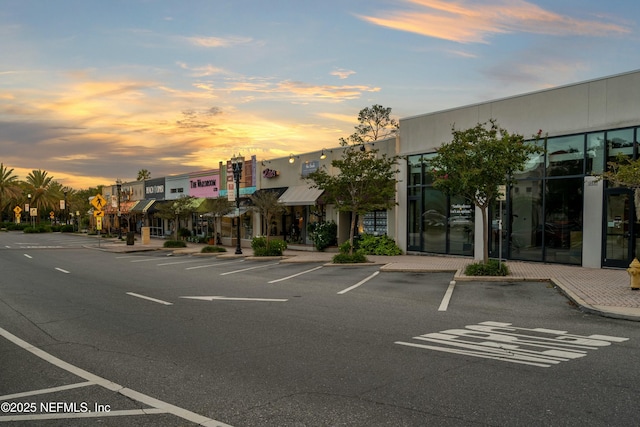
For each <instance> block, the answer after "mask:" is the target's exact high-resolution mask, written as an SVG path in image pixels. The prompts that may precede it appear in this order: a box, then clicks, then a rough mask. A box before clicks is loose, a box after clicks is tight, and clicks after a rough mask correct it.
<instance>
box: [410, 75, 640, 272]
mask: <svg viewBox="0 0 640 427" xmlns="http://www.w3.org/2000/svg"><path fill="white" fill-rule="evenodd" d="M638 111H640V71H635V72H630V73H625V74H620V75H615V76H610V77H605V78H601V79H596V80H592V81H588V82H583V83H576V84H572V85H567V86H562V87H558V88H553V89H548V90H542V91H539V92H535V93H529V94H524V95H519V96H513V97H509V98H505V99H499V100H495V101H488V102H483V103H479V104H475V105H469V106H464V107H460V108H455V109H450V110H445V111H439V112H435V113H430V114H425V115H420V116H415V117H409V118H404V119H401V120H400V133H399V150H398V154H400V155H401V156H403V157H404V158H405V159H406V161H405V162H402V164H401V167H402V176H404V177H405V178H406V179H405V182H404V185H401V186H399V189H398V190H399V194H398V201H399V203H400V205H399V212H400V213H399V215H400V218H402V219H403V220H400V221H398V235H397V239H398V241H399V245H400V247H401V248H404V249H406V250H407V251H408V252H409V253H423V252H428V253H441V254H455V255H468V256H474V257H475V258H478V259H479V258H481V256H482V245H481V243H480V242H482V238H481V236H482V234H481V233H482V228H481V224H480V214H479V211H478V210H477V209H476V208H474V206H473V205H472V204H471V203H470V202H469V201H468V200H464V199H463V198H461V197H456V196H455V195H451V196H448V195H445V194H443V193H441V192H439V191H437V190H435V189H434V188H433V187H432V186H431V182H430V181H429V173H428V168H429V166H428V164H429V158H430V157H431V156H433V155H434V153H435V151H436V149H437V148H438V147H439V146H440V145H441V144H442V143H447V142H450V141H451V138H452V135H451V130H452V127H453V126H455V128H456V129H467V128H471V127H474V126H475V125H476V124H478V123H483V122H487V121H488V120H490V119H495V120H497V122H498V124H499V125H500V126H501V127H503V128H505V129H507V130H508V131H509V132H511V133H519V134H521V135H523V136H525V137H528V136H532V135H534V134H536V133H538V131H539V130H542V132H543V133H544V134H547V135H548V139H547V140H546V143H545V149H546V153H545V154H544V155H538V156H535V158H532V159H530V161H529V162H528V164H527V165H526V168H525V170H524V171H522V172H521V173H520V174H518V175H517V176H516V178H517V183H516V184H515V185H514V186H512V187H511V188H510V189H509V191H508V194H507V200H506V202H505V203H503V204H502V210H500V207H499V205H497V204H496V206H494V207H493V208H492V209H491V215H490V218H491V223H492V227H491V230H492V232H491V233H490V236H489V237H490V245H491V250H490V255H491V256H494V257H497V256H498V255H499V254H498V248H499V247H500V244H499V243H500V238H502V247H503V257H504V258H507V259H513V260H527V261H541V262H551V263H562V264H575V265H582V266H585V267H623V266H627V265H628V264H629V263H630V261H631V260H632V259H633V256H634V255H635V250H636V247H637V245H638V238H639V237H640V223H638V222H637V217H636V215H635V212H634V207H633V194H632V190H630V189H626V188H614V187H611V186H610V185H609V184H608V183H607V182H605V181H603V180H599V179H598V177H597V176H598V174H601V173H602V172H603V171H604V170H605V168H606V165H607V162H608V161H611V160H613V159H614V158H615V157H616V155H618V154H619V153H622V154H624V155H626V156H629V157H631V158H637V156H638V142H639V139H640V115H638ZM501 219H502V220H503V225H504V228H503V231H502V235H500V233H499V232H498V227H497V225H498V224H499V222H498V221H499V220H501Z"/></svg>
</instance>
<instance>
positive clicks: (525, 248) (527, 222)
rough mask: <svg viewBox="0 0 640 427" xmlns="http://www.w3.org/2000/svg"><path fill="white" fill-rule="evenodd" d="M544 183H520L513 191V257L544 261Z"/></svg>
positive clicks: (511, 219) (510, 243)
mask: <svg viewBox="0 0 640 427" xmlns="http://www.w3.org/2000/svg"><path fill="white" fill-rule="evenodd" d="M543 188H544V187H543V181H542V180H536V181H520V182H518V183H516V184H515V185H514V187H513V191H512V199H511V218H510V222H511V223H510V224H509V230H510V233H511V234H510V236H509V238H510V240H509V245H510V249H511V257H512V258H514V259H522V260H530V261H542V232H543V224H542V221H543V215H542V214H543V212H542V190H543Z"/></svg>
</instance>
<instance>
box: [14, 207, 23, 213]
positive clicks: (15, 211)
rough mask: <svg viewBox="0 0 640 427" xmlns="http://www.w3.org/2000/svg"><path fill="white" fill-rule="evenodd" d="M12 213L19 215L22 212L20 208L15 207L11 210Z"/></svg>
mask: <svg viewBox="0 0 640 427" xmlns="http://www.w3.org/2000/svg"><path fill="white" fill-rule="evenodd" d="M13 212H14V213H15V214H16V215H20V213H21V212H22V208H21V207H20V206H16V207H15V208H13Z"/></svg>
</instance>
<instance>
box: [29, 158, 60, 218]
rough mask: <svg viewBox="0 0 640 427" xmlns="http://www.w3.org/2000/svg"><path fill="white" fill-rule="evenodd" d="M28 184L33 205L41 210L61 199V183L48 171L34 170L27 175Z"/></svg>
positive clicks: (50, 206) (52, 205)
mask: <svg viewBox="0 0 640 427" xmlns="http://www.w3.org/2000/svg"><path fill="white" fill-rule="evenodd" d="M27 185H28V188H29V191H30V194H31V207H36V208H38V211H39V212H40V211H42V209H45V210H46V209H47V208H52V207H54V206H55V205H56V203H57V201H58V200H59V199H60V194H59V190H60V188H59V187H60V185H59V184H58V183H57V182H55V181H53V177H52V176H48V173H47V172H46V171H43V170H40V169H37V170H36V169H34V170H32V171H31V172H30V173H29V175H27Z"/></svg>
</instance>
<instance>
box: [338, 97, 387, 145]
mask: <svg viewBox="0 0 640 427" xmlns="http://www.w3.org/2000/svg"><path fill="white" fill-rule="evenodd" d="M358 123H360V124H359V125H357V126H356V127H355V129H356V131H355V132H354V133H353V134H351V135H350V136H349V137H348V138H347V139H344V138H340V142H341V143H342V144H343V145H349V144H356V145H357V144H364V143H365V142H372V141H378V140H381V139H386V138H389V137H391V136H393V135H395V134H396V132H397V131H398V127H399V126H398V121H397V120H395V119H393V118H391V108H390V107H388V108H385V107H383V106H382V105H378V104H374V105H372V106H371V107H366V108H363V109H362V110H360V113H358Z"/></svg>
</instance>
